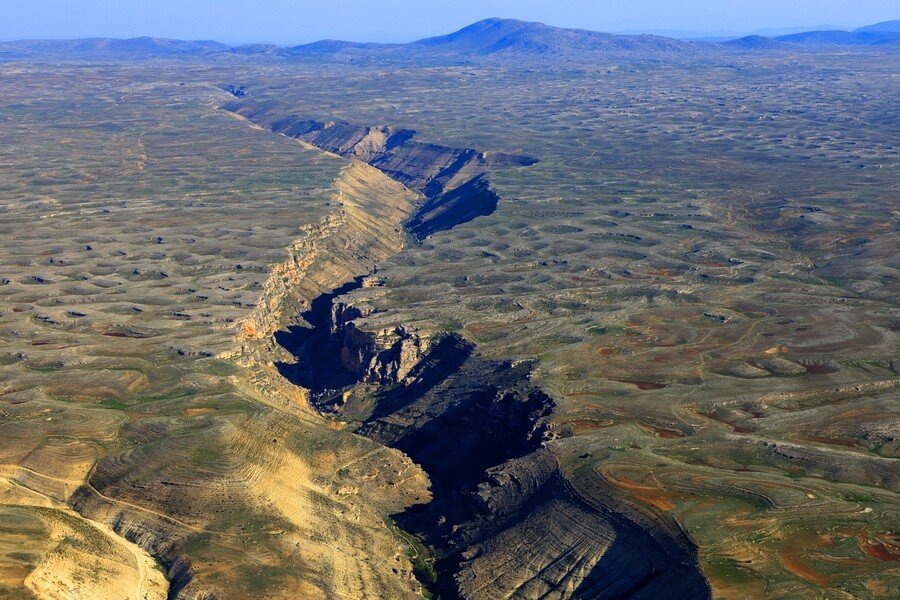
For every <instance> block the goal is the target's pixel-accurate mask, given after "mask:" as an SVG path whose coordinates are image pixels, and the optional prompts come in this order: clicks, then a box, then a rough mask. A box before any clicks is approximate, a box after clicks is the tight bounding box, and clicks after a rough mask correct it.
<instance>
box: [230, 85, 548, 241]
mask: <svg viewBox="0 0 900 600" xmlns="http://www.w3.org/2000/svg"><path fill="white" fill-rule="evenodd" d="M222 109H224V110H228V111H230V112H232V113H234V114H236V115H240V116H241V117H243V118H246V119H248V120H250V121H252V122H253V123H256V124H257V125H260V126H262V127H265V128H267V129H269V130H271V131H273V132H275V133H280V134H282V135H285V136H288V137H292V138H297V139H300V140H303V141H304V142H307V143H309V144H312V145H313V146H316V147H317V148H321V149H322V150H326V151H328V152H333V153H335V154H339V155H341V156H344V157H347V158H353V159H356V160H360V161H363V162H365V163H368V164H370V165H372V166H373V167H376V168H377V169H379V170H381V171H382V172H384V173H386V174H387V175H388V176H390V177H391V178H392V179H394V180H396V181H399V182H400V183H402V184H403V185H405V186H407V187H409V188H411V189H413V190H416V191H418V192H421V193H422V194H423V195H424V196H425V198H426V201H425V203H424V204H423V206H422V207H421V208H420V210H419V212H418V214H417V215H416V217H415V218H414V219H413V221H412V222H411V223H410V224H409V227H408V228H407V230H408V231H409V232H410V233H411V234H413V235H415V236H417V237H419V238H422V237H426V236H428V235H431V234H432V233H435V232H436V231H442V230H446V229H450V228H452V227H455V226H456V225H459V224H461V223H466V222H468V221H471V220H472V219H475V218H477V217H480V216H484V215H489V214H491V213H492V212H494V211H495V210H496V208H497V202H498V201H499V196H498V195H497V194H496V193H495V192H494V191H493V190H492V189H491V187H490V183H489V182H488V180H487V178H486V176H485V172H486V171H487V169H488V168H491V167H495V168H496V167H515V166H529V165H533V164H534V163H536V162H537V159H535V158H532V157H530V156H525V155H521V154H508V153H500V152H497V153H488V152H479V151H478V150H475V149H472V148H453V147H450V146H442V145H439V144H433V143H427V142H419V141H416V140H414V139H413V138H414V136H415V135H416V132H415V131H414V130H411V129H397V128H394V127H388V126H364V125H356V124H352V123H347V122H344V121H316V120H313V119H304V118H301V117H297V116H294V115H291V116H284V114H283V112H282V110H281V109H279V108H278V107H274V106H269V105H266V104H254V103H243V102H241V101H235V102H230V103H226V104H224V105H222Z"/></svg>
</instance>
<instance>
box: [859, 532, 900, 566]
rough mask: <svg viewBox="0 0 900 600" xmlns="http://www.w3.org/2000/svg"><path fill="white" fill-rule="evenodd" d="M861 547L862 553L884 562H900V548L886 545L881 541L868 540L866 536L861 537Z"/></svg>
mask: <svg viewBox="0 0 900 600" xmlns="http://www.w3.org/2000/svg"><path fill="white" fill-rule="evenodd" d="M859 547H860V548H862V551H863V552H865V553H866V554H868V555H869V556H871V557H872V558H877V559H878V560H883V561H893V562H900V548H898V547H897V546H894V545H893V544H890V543H888V544H884V543H882V542H881V541H880V540H875V539H871V538H868V537H866V536H864V535H860V536H859Z"/></svg>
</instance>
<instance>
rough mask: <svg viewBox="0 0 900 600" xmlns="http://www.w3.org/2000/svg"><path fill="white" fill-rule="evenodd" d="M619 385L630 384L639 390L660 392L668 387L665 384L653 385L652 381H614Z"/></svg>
mask: <svg viewBox="0 0 900 600" xmlns="http://www.w3.org/2000/svg"><path fill="white" fill-rule="evenodd" d="M615 381H618V382H619V383H630V384H631V385H633V386H636V387H637V389H639V390H661V389H663V388H664V387H668V386H667V385H666V384H665V383H655V382H653V381H638V380H637V379H616V380H615Z"/></svg>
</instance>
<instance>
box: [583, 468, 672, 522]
mask: <svg viewBox="0 0 900 600" xmlns="http://www.w3.org/2000/svg"><path fill="white" fill-rule="evenodd" d="M600 475H601V477H603V478H604V479H605V480H606V481H608V482H609V483H610V484H612V485H613V486H615V487H617V488H619V489H620V490H624V491H626V492H628V493H629V494H631V495H632V496H634V497H636V498H637V499H638V500H640V501H642V502H644V503H646V504H649V505H650V506H653V507H655V508H657V509H659V510H661V511H664V512H665V511H668V510H672V509H673V508H675V504H673V503H672V501H671V500H669V498H670V497H672V496H671V495H669V494H666V492H665V491H664V490H663V489H662V487H651V486H647V485H641V484H639V483H637V482H634V481H630V480H628V479H626V478H624V477H621V476H620V477H616V476H614V475H613V474H612V472H611V470H610V469H607V468H601V469H600ZM655 479H656V478H655V477H654V480H655Z"/></svg>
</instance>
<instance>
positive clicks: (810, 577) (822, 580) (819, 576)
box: [778, 552, 829, 587]
mask: <svg viewBox="0 0 900 600" xmlns="http://www.w3.org/2000/svg"><path fill="white" fill-rule="evenodd" d="M778 562H780V563H781V565H782V566H783V567H784V568H785V569H787V570H788V571H790V572H791V573H793V574H794V575H796V576H797V577H800V578H802V579H805V580H806V581H809V582H810V583H814V584H816V585H819V586H822V587H826V586H828V583H829V581H828V577H826V576H825V574H824V573H820V572H819V571H816V570H815V569H813V568H812V567H811V566H809V565H807V564H806V563H805V562H803V561H802V560H800V557H799V556H797V555H795V554H794V553H792V552H791V553H788V552H779V553H778Z"/></svg>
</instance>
